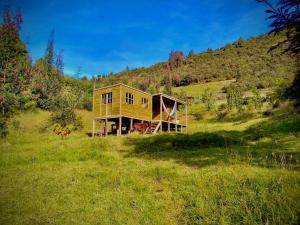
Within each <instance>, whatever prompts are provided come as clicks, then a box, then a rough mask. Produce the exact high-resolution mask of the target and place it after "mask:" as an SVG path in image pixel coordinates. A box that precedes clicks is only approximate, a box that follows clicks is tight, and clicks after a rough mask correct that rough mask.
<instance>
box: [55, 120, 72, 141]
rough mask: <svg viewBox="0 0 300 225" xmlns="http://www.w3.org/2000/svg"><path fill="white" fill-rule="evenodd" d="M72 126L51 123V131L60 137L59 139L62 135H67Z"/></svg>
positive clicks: (62, 137)
mask: <svg viewBox="0 0 300 225" xmlns="http://www.w3.org/2000/svg"><path fill="white" fill-rule="evenodd" d="M71 130H72V128H71V127H69V126H65V127H63V126H61V125H60V124H58V123H56V124H54V125H53V128H52V131H53V132H54V133H55V134H56V135H59V136H60V137H61V139H64V137H67V136H68V135H69V134H71Z"/></svg>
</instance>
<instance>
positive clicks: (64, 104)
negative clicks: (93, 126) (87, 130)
mask: <svg viewBox="0 0 300 225" xmlns="http://www.w3.org/2000/svg"><path fill="white" fill-rule="evenodd" d="M75 107H76V95H75V94H74V93H72V91H71V90H70V89H68V88H66V89H65V90H64V91H63V92H62V93H61V94H60V95H59V96H58V98H57V103H56V107H55V108H56V109H55V111H54V112H53V113H52V115H51V116H50V122H51V124H59V125H60V126H62V127H67V126H70V125H72V126H74V128H75V129H81V128H82V121H81V118H80V117H78V116H77V115H76V113H75Z"/></svg>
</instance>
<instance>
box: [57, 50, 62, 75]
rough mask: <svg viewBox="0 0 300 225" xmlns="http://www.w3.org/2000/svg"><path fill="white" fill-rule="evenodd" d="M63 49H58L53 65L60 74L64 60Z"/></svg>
mask: <svg viewBox="0 0 300 225" xmlns="http://www.w3.org/2000/svg"><path fill="white" fill-rule="evenodd" d="M63 52H64V51H63V50H60V51H59V53H58V55H57V57H56V62H55V67H56V69H57V70H58V72H59V73H60V74H61V75H64V60H63Z"/></svg>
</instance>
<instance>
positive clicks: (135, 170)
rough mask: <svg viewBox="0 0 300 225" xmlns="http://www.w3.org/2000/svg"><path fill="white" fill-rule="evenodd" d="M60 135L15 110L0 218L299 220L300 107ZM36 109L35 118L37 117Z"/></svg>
mask: <svg viewBox="0 0 300 225" xmlns="http://www.w3.org/2000/svg"><path fill="white" fill-rule="evenodd" d="M79 114H80V115H81V116H82V120H83V124H84V126H85V127H84V130H83V131H81V132H73V133H71V135H70V136H69V137H67V138H66V139H65V140H61V139H60V137H58V136H55V135H54V134H52V133H51V132H49V131H46V132H43V133H42V132H41V131H40V129H38V127H40V126H41V125H42V124H43V123H44V121H46V120H47V117H48V116H49V113H45V112H43V111H38V112H35V113H34V112H33V113H26V114H22V115H20V117H18V118H19V120H20V126H19V127H18V128H11V133H10V135H9V137H8V138H7V139H6V140H1V143H0V147H1V151H0V184H1V185H0V224H47V223H48V224H89V225H90V224H297V221H298V220H299V218H298V217H299V213H300V211H299V209H300V203H299V202H300V201H299V194H300V188H299V185H300V175H299V167H298V165H299V149H300V141H299V140H300V138H299V137H300V132H299V131H300V129H299V128H298V126H297V124H298V123H299V121H300V118H299V116H290V117H289V118H286V119H276V118H261V117H257V118H253V119H249V120H248V121H246V122H239V121H238V122H220V121H214V120H213V119H204V120H203V121H198V122H197V121H194V120H192V121H190V127H189V134H177V135H176V134H165V135H153V136H143V135H130V136H127V137H107V138H94V139H93V138H90V137H88V136H87V135H86V134H85V132H86V131H89V130H90V128H91V123H90V119H91V115H92V114H91V112H85V111H80V112H79ZM37 118H38V119H37Z"/></svg>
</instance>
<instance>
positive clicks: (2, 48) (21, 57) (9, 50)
mask: <svg viewBox="0 0 300 225" xmlns="http://www.w3.org/2000/svg"><path fill="white" fill-rule="evenodd" d="M22 22H23V19H22V14H21V11H20V9H18V10H17V11H16V13H15V15H13V13H12V12H11V10H10V7H9V6H6V7H5V8H4V13H3V17H2V22H1V24H0V82H1V88H0V96H1V97H0V106H1V115H0V117H1V118H0V119H1V124H2V125H3V127H5V126H6V125H5V123H6V121H7V119H8V118H9V117H10V116H12V114H13V113H14V111H15V110H17V109H18V108H19V106H20V104H21V103H22V102H23V101H21V99H22V98H24V97H25V96H26V95H27V93H26V90H27V87H28V84H29V81H30V78H31V77H30V70H31V63H30V60H29V56H28V52H27V50H26V46H25V44H24V43H23V42H22V40H21V38H20V34H19V31H20V29H21V24H22ZM2 125H1V127H2ZM6 134H7V132H5V135H6Z"/></svg>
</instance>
